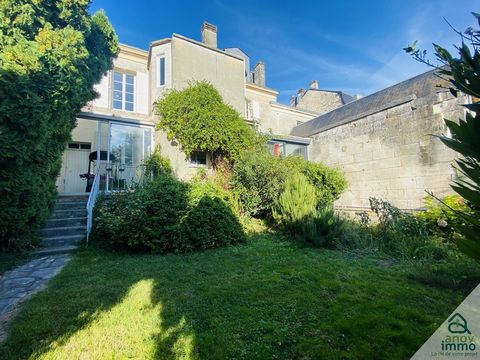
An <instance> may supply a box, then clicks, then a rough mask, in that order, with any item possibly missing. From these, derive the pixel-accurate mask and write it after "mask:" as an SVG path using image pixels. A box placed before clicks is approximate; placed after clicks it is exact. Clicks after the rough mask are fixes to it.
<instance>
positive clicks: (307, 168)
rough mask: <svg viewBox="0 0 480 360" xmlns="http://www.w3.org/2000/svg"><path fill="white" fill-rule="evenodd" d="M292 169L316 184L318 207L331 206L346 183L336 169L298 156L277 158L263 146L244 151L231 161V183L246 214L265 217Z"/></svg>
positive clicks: (314, 185) (293, 172)
mask: <svg viewBox="0 0 480 360" xmlns="http://www.w3.org/2000/svg"><path fill="white" fill-rule="evenodd" d="M295 173H301V174H303V175H304V176H305V177H306V179H307V181H308V183H309V184H310V185H313V187H314V188H315V198H314V199H315V202H316V207H317V209H318V210H322V209H328V208H330V207H331V206H332V205H333V202H334V201H335V200H336V199H338V197H339V196H340V195H341V193H342V192H343V191H344V190H345V189H346V187H347V182H346V180H345V178H344V176H343V175H342V174H341V172H340V171H339V170H337V169H333V168H329V167H327V166H325V165H323V164H317V163H314V162H311V161H307V160H304V159H302V158H300V157H298V156H289V157H287V158H278V157H275V156H273V155H271V154H270V153H268V152H267V151H265V150H263V151H256V152H246V153H244V154H243V155H242V156H241V157H239V158H238V159H237V161H236V162H235V163H234V165H233V174H232V176H231V181H230V183H231V186H232V189H233V191H234V192H235V193H236V194H238V197H239V201H240V204H241V208H242V211H243V212H244V213H245V214H248V215H251V216H256V217H268V216H269V215H271V212H272V207H273V204H274V201H275V199H276V198H278V196H279V195H280V194H281V193H282V191H283V189H284V186H285V181H286V180H287V179H288V178H290V177H291V176H292V175H293V174H295Z"/></svg>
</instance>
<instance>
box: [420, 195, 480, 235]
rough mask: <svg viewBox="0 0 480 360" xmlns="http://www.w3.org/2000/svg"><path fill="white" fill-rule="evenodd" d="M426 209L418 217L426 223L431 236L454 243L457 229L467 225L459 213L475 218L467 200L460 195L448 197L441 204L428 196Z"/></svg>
mask: <svg viewBox="0 0 480 360" xmlns="http://www.w3.org/2000/svg"><path fill="white" fill-rule="evenodd" d="M425 208H426V210H425V211H422V212H419V213H418V214H417V216H418V217H419V218H420V219H422V220H423V221H424V222H425V224H426V225H427V228H428V230H429V232H430V234H432V235H436V236H440V237H443V238H445V239H447V240H452V241H453V238H454V233H455V229H458V228H459V227H461V226H464V225H465V218H464V217H462V216H460V215H459V213H464V214H470V215H472V216H473V213H472V212H471V210H470V208H469V207H468V206H467V205H466V204H465V200H464V199H463V198H462V197H461V196H459V195H448V196H446V197H444V198H443V199H442V201H441V202H440V201H438V200H436V199H435V198H434V197H432V196H428V197H427V198H426V199H425Z"/></svg>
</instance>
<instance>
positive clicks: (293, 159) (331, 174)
mask: <svg viewBox="0 0 480 360" xmlns="http://www.w3.org/2000/svg"><path fill="white" fill-rule="evenodd" d="M284 163H285V166H286V167H287V168H288V169H289V170H290V171H291V172H295V171H299V172H300V173H302V174H303V175H305V176H306V177H307V179H308V181H309V183H310V184H312V185H313V186H314V187H315V190H316V199H317V209H319V210H321V209H328V208H330V207H331V206H332V205H333V202H334V201H335V200H337V199H338V198H339V197H340V195H341V194H342V193H343V192H344V191H345V190H346V188H347V185H348V184H347V181H346V179H345V177H344V176H343V174H342V173H341V172H340V170H338V169H335V168H331V167H328V166H325V165H324V164H322V163H315V162H313V161H307V160H305V159H303V158H301V157H298V156H289V157H287V158H285V159H284Z"/></svg>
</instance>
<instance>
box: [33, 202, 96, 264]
mask: <svg viewBox="0 0 480 360" xmlns="http://www.w3.org/2000/svg"><path fill="white" fill-rule="evenodd" d="M87 201H88V195H68V196H67V195H61V196H59V197H58V200H57V204H56V206H55V209H54V211H53V213H52V215H50V218H49V219H48V220H47V222H46V224H45V226H44V227H43V229H42V242H41V246H42V248H41V249H39V250H37V251H36V254H38V255H52V254H63V253H68V252H71V251H73V250H75V249H76V248H77V246H78V243H79V242H80V241H82V240H83V239H84V238H85V235H86V224H87V210H86V206H87Z"/></svg>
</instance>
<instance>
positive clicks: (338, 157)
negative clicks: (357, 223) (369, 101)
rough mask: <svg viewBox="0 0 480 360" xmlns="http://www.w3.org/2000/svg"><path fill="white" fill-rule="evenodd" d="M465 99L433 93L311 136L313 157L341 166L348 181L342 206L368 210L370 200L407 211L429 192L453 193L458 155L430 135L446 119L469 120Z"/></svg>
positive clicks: (440, 130)
mask: <svg viewBox="0 0 480 360" xmlns="http://www.w3.org/2000/svg"><path fill="white" fill-rule="evenodd" d="M465 101H466V98H459V99H455V98H453V97H452V96H451V95H450V94H449V93H446V92H441V93H434V94H431V95H430V96H429V97H424V98H418V99H414V100H412V101H410V102H407V103H404V104H402V105H398V106H396V107H393V108H390V109H387V110H384V111H381V112H377V113H375V114H372V115H369V116H366V117H363V118H360V119H358V120H356V121H353V122H350V123H347V124H344V125H341V126H338V127H335V128H332V129H329V130H326V131H324V132H322V133H319V134H316V135H313V136H312V143H311V145H310V147H309V159H311V160H313V161H316V162H324V163H325V164H327V165H331V166H337V167H339V168H340V169H341V170H342V171H343V172H344V173H345V175H346V177H347V180H348V182H349V189H348V191H347V192H346V193H345V194H344V195H343V196H342V197H341V199H339V200H338V201H337V206H339V207H352V208H357V207H358V208H362V207H368V206H369V201H368V198H369V197H370V196H375V197H378V198H382V199H384V200H388V201H390V202H391V203H393V204H394V205H396V206H398V207H400V208H403V209H416V208H420V207H422V205H423V198H424V197H425V196H426V195H427V194H426V193H425V190H426V189H428V190H431V191H433V192H434V193H435V194H436V195H438V196H444V195H446V194H448V193H451V192H452V190H451V189H450V187H449V184H450V183H451V180H452V179H453V178H454V177H455V174H454V171H453V169H452V166H451V162H452V160H453V159H454V158H455V156H456V155H455V153H454V152H453V151H451V150H449V149H448V148H447V147H446V146H445V145H443V143H441V141H440V140H439V139H437V138H435V137H432V136H430V135H429V134H446V133H447V128H446V127H445V124H444V122H443V119H444V118H448V119H458V118H460V117H464V114H465V110H464V109H463V108H462V107H461V106H460V105H459V104H462V103H465Z"/></svg>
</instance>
